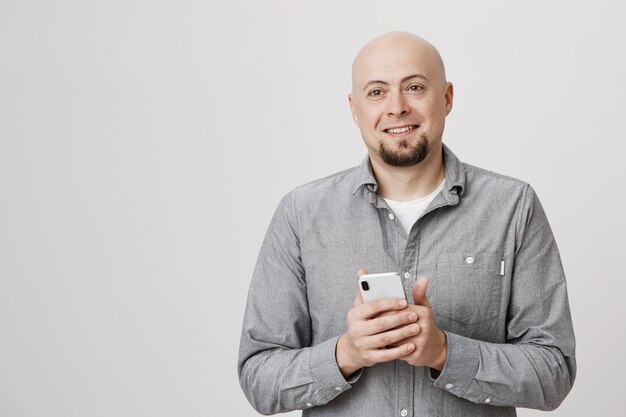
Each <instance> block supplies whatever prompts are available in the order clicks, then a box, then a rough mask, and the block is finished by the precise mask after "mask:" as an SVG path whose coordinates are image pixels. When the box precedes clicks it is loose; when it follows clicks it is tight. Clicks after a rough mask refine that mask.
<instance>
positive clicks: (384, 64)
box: [349, 32, 453, 167]
mask: <svg viewBox="0 0 626 417" xmlns="http://www.w3.org/2000/svg"><path fill="white" fill-rule="evenodd" d="M452 93H453V90H452V84H450V83H448V82H446V76H445V70H444V67H443V62H442V61H441V57H440V56H439V53H438V52H437V50H436V49H435V48H434V47H433V46H432V45H430V44H429V43H427V42H426V41H424V40H423V39H421V38H419V37H417V36H415V35H411V34H407V33H401V32H400V33H398V32H396V33H390V34H387V35H383V36H381V37H380V38H377V39H375V40H373V41H372V42H370V43H369V44H367V45H366V46H365V47H364V48H363V49H362V50H361V51H360V52H359V54H358V55H357V57H356V59H355V60H354V64H353V67H352V94H350V96H349V101H350V108H351V110H352V117H353V118H354V121H355V123H356V124H357V126H358V127H359V129H360V130H361V135H362V136H363V140H364V142H365V145H366V146H367V148H368V152H369V155H370V158H373V159H375V161H374V162H379V163H380V162H383V163H385V164H387V165H391V166H396V167H407V166H413V165H416V164H419V163H420V162H422V161H423V160H425V159H426V158H427V157H428V154H429V150H430V149H432V148H433V147H436V146H439V147H440V146H441V141H442V136H443V129H444V125H445V118H446V116H447V115H448V113H449V112H450V110H451V109H452Z"/></svg>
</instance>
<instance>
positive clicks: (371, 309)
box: [353, 298, 407, 320]
mask: <svg viewBox="0 0 626 417" xmlns="http://www.w3.org/2000/svg"><path fill="white" fill-rule="evenodd" d="M355 302H356V300H355ZM406 307H407V303H406V300H405V299H402V298H379V299H377V300H372V301H368V302H366V303H363V304H362V305H358V306H355V309H354V310H353V313H354V318H356V319H360V320H367V319H371V318H373V317H376V316H378V315H379V314H380V313H384V312H385V311H398V310H403V309H405V308H406Z"/></svg>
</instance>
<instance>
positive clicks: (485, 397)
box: [238, 32, 576, 417]
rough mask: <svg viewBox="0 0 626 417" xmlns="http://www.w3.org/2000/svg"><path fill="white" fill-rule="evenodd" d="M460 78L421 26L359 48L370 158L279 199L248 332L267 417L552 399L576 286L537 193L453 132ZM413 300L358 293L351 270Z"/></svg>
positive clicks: (357, 85)
mask: <svg viewBox="0 0 626 417" xmlns="http://www.w3.org/2000/svg"><path fill="white" fill-rule="evenodd" d="M452 99H453V87H452V84H451V83H450V82H448V81H447V79H446V74H445V69H444V64H443V61H442V59H441V56H440V55H439V53H438V52H437V50H436V49H435V48H434V47H433V46H432V45H431V44H430V43H428V42H427V41H425V40H424V39H422V38H420V37H417V36H415V35H412V34H408V33H403V32H392V33H387V34H385V35H383V36H381V37H379V38H376V39H374V40H372V41H371V42H369V43H368V44H367V45H365V46H364V47H363V49H361V51H360V52H359V53H358V55H357V57H356V58H355V60H354V63H353V68H352V92H351V94H350V95H349V103H350V108H351V110H352V116H353V119H354V122H355V123H356V125H357V126H358V128H359V129H360V131H361V135H362V137H363V141H364V143H365V145H366V148H367V157H366V158H365V159H364V160H363V162H362V163H361V165H360V166H358V167H355V168H351V169H348V170H345V171H342V172H339V173H337V174H334V175H331V176H329V177H326V178H324V179H321V180H318V181H314V182H312V183H309V184H306V185H303V186H301V187H298V188H296V189H295V190H293V191H291V192H290V193H288V194H287V195H286V196H285V197H284V198H283V199H282V201H281V203H280V204H279V206H278V209H277V210H276V213H275V215H274V217H273V218H272V221H271V223H270V226H269V229H268V232H267V235H266V237H265V240H264V242H263V245H262V247H261V251H260V253H259V258H258V261H257V266H256V268H255V271H254V276H253V278H252V281H251V284H250V290H249V295H248V304H247V308H246V313H245V317H244V322H243V330H242V335H241V343H240V352H239V363H238V371H239V378H240V383H241V386H242V388H243V390H244V393H245V394H246V397H247V398H248V400H249V401H250V403H251V404H252V405H253V407H254V408H255V409H257V410H258V411H259V412H261V413H263V414H273V413H279V412H285V411H290V410H298V409H299V410H304V411H303V413H302V414H303V416H361V417H366V416H377V417H379V416H401V417H406V416H442V415H445V416H513V415H515V414H516V412H515V407H529V408H537V409H541V410H551V409H554V408H556V407H557V406H558V405H559V404H560V403H561V402H562V401H563V399H564V398H565V396H566V395H567V394H568V392H569V391H570V389H571V387H572V384H573V382H574V377H575V373H576V363H575V357H574V350H575V342H574V334H573V328H572V323H571V317H570V311H569V305H568V299H567V288H566V282H565V276H564V273H563V268H562V266H561V262H560V258H559V253H558V250H557V246H556V243H555V241H554V237H553V235H552V232H551V230H550V226H549V224H548V221H547V218H546V216H545V213H544V211H543V209H542V207H541V204H540V202H539V200H538V198H537V196H536V195H535V192H534V191H533V189H532V188H531V187H530V186H529V185H528V184H527V183H524V182H522V181H519V180H516V179H513V178H510V177H506V176H503V175H499V174H495V173H493V172H489V171H486V170H483V169H480V168H476V167H473V166H471V165H468V164H465V163H462V162H460V161H459V160H458V159H457V158H456V156H455V155H454V154H453V153H452V152H451V151H450V149H449V148H448V147H447V146H445V145H444V144H443V142H442V137H443V131H444V125H445V118H446V116H447V115H448V114H449V113H450V111H451V109H452ZM368 271H369V272H371V273H378V272H397V273H399V274H400V276H401V277H402V285H403V286H404V290H405V293H406V299H404V298H382V299H378V300H373V301H368V302H364V301H363V300H362V298H361V296H360V295H359V292H358V290H357V280H356V276H357V275H362V274H365V273H367V272H368Z"/></svg>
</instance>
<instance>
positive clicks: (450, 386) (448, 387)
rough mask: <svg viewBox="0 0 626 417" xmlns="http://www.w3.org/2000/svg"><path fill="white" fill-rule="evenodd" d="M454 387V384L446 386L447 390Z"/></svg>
mask: <svg viewBox="0 0 626 417" xmlns="http://www.w3.org/2000/svg"><path fill="white" fill-rule="evenodd" d="M453 386H454V385H452V384H446V389H451V388H452V387H453Z"/></svg>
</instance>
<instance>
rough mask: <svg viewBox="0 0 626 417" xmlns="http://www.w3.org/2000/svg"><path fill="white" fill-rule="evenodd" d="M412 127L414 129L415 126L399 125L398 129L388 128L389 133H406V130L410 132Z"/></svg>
mask: <svg viewBox="0 0 626 417" xmlns="http://www.w3.org/2000/svg"><path fill="white" fill-rule="evenodd" d="M411 129H413V126H406V127H399V128H396V129H387V132H389V133H404V132H408V131H409V130H411Z"/></svg>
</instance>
